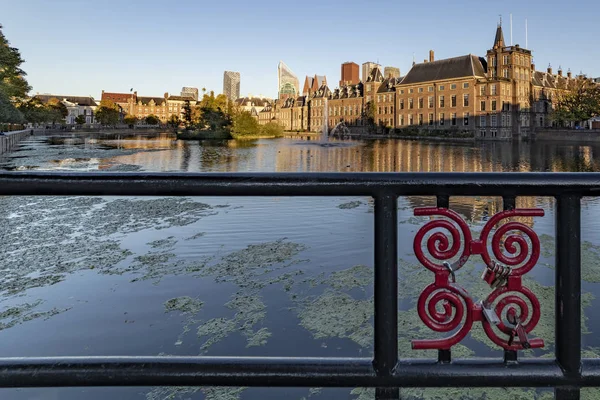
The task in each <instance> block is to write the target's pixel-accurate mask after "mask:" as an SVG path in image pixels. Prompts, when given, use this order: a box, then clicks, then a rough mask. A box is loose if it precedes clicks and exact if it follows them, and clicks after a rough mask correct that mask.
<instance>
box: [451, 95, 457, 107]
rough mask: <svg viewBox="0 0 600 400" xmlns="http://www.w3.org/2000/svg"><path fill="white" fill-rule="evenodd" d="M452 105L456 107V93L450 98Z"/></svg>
mask: <svg viewBox="0 0 600 400" xmlns="http://www.w3.org/2000/svg"><path fill="white" fill-rule="evenodd" d="M450 103H451V104H450V107H456V95H455V94H453V95H452V97H451V98H450Z"/></svg>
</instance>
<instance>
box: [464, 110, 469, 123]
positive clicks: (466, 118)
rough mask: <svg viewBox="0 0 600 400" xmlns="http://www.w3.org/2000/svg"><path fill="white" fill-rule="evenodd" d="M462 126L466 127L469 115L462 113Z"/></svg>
mask: <svg viewBox="0 0 600 400" xmlns="http://www.w3.org/2000/svg"><path fill="white" fill-rule="evenodd" d="M463 125H464V126H468V125H469V113H464V114H463Z"/></svg>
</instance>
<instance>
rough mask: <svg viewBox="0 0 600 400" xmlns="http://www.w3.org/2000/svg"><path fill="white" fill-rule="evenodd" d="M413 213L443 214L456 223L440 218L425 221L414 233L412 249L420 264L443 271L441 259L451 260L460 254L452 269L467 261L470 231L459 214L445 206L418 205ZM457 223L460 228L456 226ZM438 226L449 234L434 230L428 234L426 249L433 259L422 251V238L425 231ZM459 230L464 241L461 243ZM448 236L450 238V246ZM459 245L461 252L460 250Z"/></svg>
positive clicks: (419, 214) (425, 233)
mask: <svg viewBox="0 0 600 400" xmlns="http://www.w3.org/2000/svg"><path fill="white" fill-rule="evenodd" d="M414 213H415V215H417V216H425V215H429V216H431V215H439V216H444V217H447V218H449V219H450V220H451V221H452V222H454V223H455V224H456V225H455V224H453V223H452V222H450V221H448V220H441V219H440V220H434V221H430V222H428V223H426V224H425V225H423V226H422V227H421V229H419V231H418V232H417V234H416V235H415V240H414V242H413V250H414V252H415V255H416V257H417V259H418V260H419V261H420V262H421V264H423V265H424V266H425V267H426V268H427V269H429V270H430V271H433V272H438V271H444V270H445V268H444V266H443V264H442V263H443V261H447V260H451V259H453V258H455V257H456V256H458V255H459V254H460V257H459V259H458V261H457V262H456V263H454V264H453V268H454V271H457V270H459V269H460V267H462V266H463V265H464V264H465V262H467V260H468V259H469V256H470V254H471V253H470V248H469V245H468V244H469V243H470V242H471V231H470V230H469V227H468V225H467V224H466V223H465V221H463V219H462V218H461V217H460V215H458V214H457V213H455V212H454V211H452V210H449V209H447V208H438V207H420V208H416V209H415V212H414ZM457 225H458V227H459V228H460V230H459V229H458V228H457ZM438 228H441V229H444V230H446V231H447V232H449V235H448V234H445V233H443V232H434V233H433V234H431V236H429V238H428V239H427V251H428V253H429V255H430V256H431V257H433V259H434V260H431V259H430V258H429V257H428V256H427V255H426V254H425V252H424V251H423V238H424V237H425V235H427V233H429V232H431V231H432V230H434V229H438ZM461 232H462V236H463V239H464V243H461ZM449 236H450V237H451V238H452V246H450V239H449ZM461 247H462V253H461V252H460V250H461ZM435 261H437V262H435Z"/></svg>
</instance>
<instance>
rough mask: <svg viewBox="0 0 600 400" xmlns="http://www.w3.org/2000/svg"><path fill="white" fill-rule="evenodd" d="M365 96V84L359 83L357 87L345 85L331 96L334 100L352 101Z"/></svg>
mask: <svg viewBox="0 0 600 400" xmlns="http://www.w3.org/2000/svg"><path fill="white" fill-rule="evenodd" d="M362 96H363V84H362V83H360V82H359V83H357V84H355V85H344V86H342V87H341V88H339V89H335V90H334V91H333V92H331V94H330V95H329V98H330V99H332V100H335V99H352V98H357V97H362Z"/></svg>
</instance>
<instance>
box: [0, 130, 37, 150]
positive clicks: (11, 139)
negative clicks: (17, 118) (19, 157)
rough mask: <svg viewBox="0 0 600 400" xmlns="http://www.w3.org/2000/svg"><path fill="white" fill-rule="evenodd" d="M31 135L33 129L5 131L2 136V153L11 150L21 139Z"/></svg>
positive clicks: (0, 147) (0, 148)
mask: <svg viewBox="0 0 600 400" xmlns="http://www.w3.org/2000/svg"><path fill="white" fill-rule="evenodd" d="M29 135H31V129H25V130H22V131H14V132H5V133H4V135H3V136H0V154H4V153H7V152H9V151H10V150H11V149H12V148H13V146H14V145H16V144H17V143H19V141H20V140H21V139H23V138H24V137H25V136H29Z"/></svg>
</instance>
